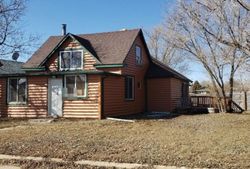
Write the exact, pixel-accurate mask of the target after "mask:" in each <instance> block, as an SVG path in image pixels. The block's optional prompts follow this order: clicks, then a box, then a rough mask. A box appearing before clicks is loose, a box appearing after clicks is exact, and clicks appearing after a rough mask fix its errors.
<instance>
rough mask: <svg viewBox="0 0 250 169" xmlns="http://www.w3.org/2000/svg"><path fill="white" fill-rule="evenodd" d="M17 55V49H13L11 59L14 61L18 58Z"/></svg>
mask: <svg viewBox="0 0 250 169" xmlns="http://www.w3.org/2000/svg"><path fill="white" fill-rule="evenodd" d="M18 57H19V53H18V51H15V52H14V53H13V55H12V59H13V60H15V61H16V60H17V59H18Z"/></svg>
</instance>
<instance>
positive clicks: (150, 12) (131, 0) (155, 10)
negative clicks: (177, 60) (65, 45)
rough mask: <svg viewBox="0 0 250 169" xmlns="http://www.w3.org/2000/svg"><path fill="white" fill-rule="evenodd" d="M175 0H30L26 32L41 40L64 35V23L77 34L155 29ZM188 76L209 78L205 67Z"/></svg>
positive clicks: (26, 18) (194, 78) (24, 23)
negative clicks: (205, 76) (205, 73)
mask: <svg viewBox="0 0 250 169" xmlns="http://www.w3.org/2000/svg"><path fill="white" fill-rule="evenodd" d="M175 2H176V1H175V0H30V1H28V6H27V11H26V13H25V17H24V18H23V26H24V29H25V31H27V32H29V33H33V34H37V35H39V36H40V41H41V43H42V42H44V41H45V40H46V39H47V38H48V37H49V36H51V35H60V34H61V24H62V23H66V24H67V31H68V32H71V33H73V34H78V33H81V34H83V33H95V32H105V31H115V30H120V29H122V28H126V29H133V28H143V29H145V30H151V29H152V28H153V27H154V26H156V25H158V24H160V22H161V21H162V20H163V19H164V15H165V14H166V10H169V11H171V9H172V8H173V6H174V5H175ZM192 70H193V71H192V73H190V74H188V75H187V76H188V77H189V78H191V79H192V80H196V79H203V80H204V79H205V78H204V75H203V72H202V70H201V67H199V66H193V67H192Z"/></svg>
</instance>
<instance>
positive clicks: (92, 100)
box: [63, 75, 101, 119]
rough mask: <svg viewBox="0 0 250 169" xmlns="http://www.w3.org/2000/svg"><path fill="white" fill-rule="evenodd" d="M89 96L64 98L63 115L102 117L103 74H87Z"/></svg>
mask: <svg viewBox="0 0 250 169" xmlns="http://www.w3.org/2000/svg"><path fill="white" fill-rule="evenodd" d="M87 83H88V89H87V98H82V99H80V98H79V99H77V100H70V99H67V98H64V101H63V117H72V118H96V119H100V118H101V76H99V75H87Z"/></svg>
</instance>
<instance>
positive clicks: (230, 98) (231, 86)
mask: <svg viewBox="0 0 250 169" xmlns="http://www.w3.org/2000/svg"><path fill="white" fill-rule="evenodd" d="M229 86H230V91H229V100H228V112H230V113H232V112H233V109H232V101H233V87H234V80H233V76H231V77H230V79H229Z"/></svg>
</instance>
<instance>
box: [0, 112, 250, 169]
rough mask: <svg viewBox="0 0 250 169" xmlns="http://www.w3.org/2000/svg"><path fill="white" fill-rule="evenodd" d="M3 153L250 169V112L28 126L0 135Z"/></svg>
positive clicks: (68, 158) (80, 121) (0, 150)
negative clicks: (134, 120) (129, 121)
mask: <svg viewBox="0 0 250 169" xmlns="http://www.w3.org/2000/svg"><path fill="white" fill-rule="evenodd" d="M1 123H2V121H0V126H1ZM0 154H8V155H11V154H13V155H23V156H43V157H57V158H63V159H66V160H69V161H71V160H80V159H88V160H102V161H113V162H131V163H148V164H159V165H167V166H186V167H207V168H235V169H236V168H237V169H240V168H242V169H245V168H250V114H242V115H235V114H207V115H193V116H179V117H176V118H172V119H165V120H160V121H159V120H158V121H157V120H144V121H143V120H141V121H138V122H135V123H126V122H113V121H107V120H102V121H85V120H78V121H69V120H62V121H58V122H55V123H51V124H36V125H27V126H26V127H25V128H14V129H12V130H6V131H5V130H3V131H0ZM0 163H1V161H0Z"/></svg>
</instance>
